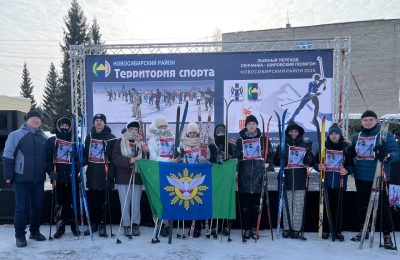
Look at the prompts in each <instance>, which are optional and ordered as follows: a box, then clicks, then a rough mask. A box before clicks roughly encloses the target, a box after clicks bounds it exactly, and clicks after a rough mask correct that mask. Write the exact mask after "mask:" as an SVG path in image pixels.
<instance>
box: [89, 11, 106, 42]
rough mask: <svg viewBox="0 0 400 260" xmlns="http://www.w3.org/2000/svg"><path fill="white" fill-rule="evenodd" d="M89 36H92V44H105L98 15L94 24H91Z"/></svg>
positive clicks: (94, 19)
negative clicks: (102, 39)
mask: <svg viewBox="0 0 400 260" xmlns="http://www.w3.org/2000/svg"><path fill="white" fill-rule="evenodd" d="M89 37H90V44H94V45H101V44H104V43H103V42H102V41H101V33H100V26H99V24H98V22H97V19H96V17H95V18H93V22H92V26H90V30H89Z"/></svg>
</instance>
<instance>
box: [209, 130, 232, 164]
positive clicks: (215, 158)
mask: <svg viewBox="0 0 400 260" xmlns="http://www.w3.org/2000/svg"><path fill="white" fill-rule="evenodd" d="M220 126H223V127H224V128H225V125H223V124H220V125H216V126H215V128H214V143H212V144H209V145H208V149H209V150H210V162H211V163H221V162H222V161H223V158H224V153H225V136H217V134H216V133H215V130H216V129H217V127H220ZM234 150H235V145H234V144H232V143H230V142H228V151H229V153H228V154H229V158H231V157H233V153H234Z"/></svg>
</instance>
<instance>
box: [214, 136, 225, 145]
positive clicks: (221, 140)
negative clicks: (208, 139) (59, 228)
mask: <svg viewBox="0 0 400 260" xmlns="http://www.w3.org/2000/svg"><path fill="white" fill-rule="evenodd" d="M215 143H216V144H217V145H225V135H221V136H216V137H215Z"/></svg>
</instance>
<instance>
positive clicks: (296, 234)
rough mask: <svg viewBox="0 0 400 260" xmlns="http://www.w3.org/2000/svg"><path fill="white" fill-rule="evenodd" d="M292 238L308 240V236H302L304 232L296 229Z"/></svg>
mask: <svg viewBox="0 0 400 260" xmlns="http://www.w3.org/2000/svg"><path fill="white" fill-rule="evenodd" d="M292 238H293V239H299V240H303V241H306V240H307V238H305V237H304V236H302V234H301V233H300V232H299V231H295V230H293V232H292Z"/></svg>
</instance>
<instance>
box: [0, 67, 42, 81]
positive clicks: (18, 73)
mask: <svg viewBox="0 0 400 260" xmlns="http://www.w3.org/2000/svg"><path fill="white" fill-rule="evenodd" d="M0 69H2V70H6V71H8V72H12V73H15V74H17V75H21V76H22V72H18V71H15V70H10V69H7V68H3V67H0ZM30 78H31V79H34V80H36V81H41V82H45V81H44V80H42V79H38V78H34V77H31V76H30Z"/></svg>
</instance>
